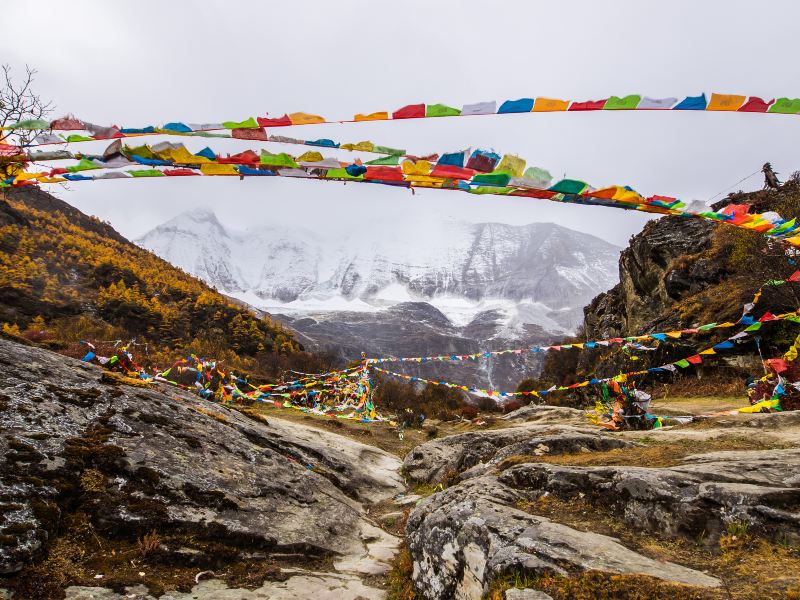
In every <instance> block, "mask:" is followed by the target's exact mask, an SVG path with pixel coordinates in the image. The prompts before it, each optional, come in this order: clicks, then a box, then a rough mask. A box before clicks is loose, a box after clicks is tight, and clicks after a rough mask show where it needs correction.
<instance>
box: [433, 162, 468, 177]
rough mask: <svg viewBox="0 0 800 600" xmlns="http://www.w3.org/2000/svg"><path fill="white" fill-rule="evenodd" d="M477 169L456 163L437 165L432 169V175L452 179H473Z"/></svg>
mask: <svg viewBox="0 0 800 600" xmlns="http://www.w3.org/2000/svg"><path fill="white" fill-rule="evenodd" d="M473 175H475V171H474V170H472V169H466V168H464V167H456V166H454V165H436V166H435V167H434V168H433V171H431V176H432V177H448V178H450V179H472V176H473Z"/></svg>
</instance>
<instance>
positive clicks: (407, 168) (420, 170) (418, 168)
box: [400, 160, 433, 175]
mask: <svg viewBox="0 0 800 600" xmlns="http://www.w3.org/2000/svg"><path fill="white" fill-rule="evenodd" d="M400 168H402V169H403V173H405V174H406V175H427V174H428V173H430V172H431V169H432V168H433V165H431V163H430V162H428V161H427V160H418V161H417V162H414V161H413V160H406V161H403V162H402V163H401V164H400Z"/></svg>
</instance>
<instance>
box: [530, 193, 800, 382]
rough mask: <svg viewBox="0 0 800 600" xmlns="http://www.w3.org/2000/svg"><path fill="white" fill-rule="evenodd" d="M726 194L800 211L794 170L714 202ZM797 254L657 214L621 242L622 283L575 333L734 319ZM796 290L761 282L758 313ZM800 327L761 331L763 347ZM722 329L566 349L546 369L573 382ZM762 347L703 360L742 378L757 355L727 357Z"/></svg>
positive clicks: (686, 349)
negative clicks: (654, 345) (769, 185)
mask: <svg viewBox="0 0 800 600" xmlns="http://www.w3.org/2000/svg"><path fill="white" fill-rule="evenodd" d="M730 203H733V204H745V205H749V206H751V207H752V208H751V210H752V211H757V212H763V211H768V210H774V211H776V212H778V213H780V214H781V215H783V216H784V217H785V218H792V217H795V216H800V184H798V182H797V181H795V180H790V181H789V182H787V183H786V184H784V185H783V186H782V187H781V189H779V190H776V191H760V192H754V193H737V194H732V195H730V196H729V197H728V198H726V199H725V200H724V201H722V202H720V203H718V204H717V205H715V208H717V209H718V208H721V207H722V206H723V205H726V204H730ZM799 264H800V263H799V262H798V260H797V256H796V253H795V252H794V251H793V250H786V249H784V248H783V247H782V246H781V245H780V244H776V243H774V242H769V241H768V240H767V239H766V238H764V237H763V236H760V235H758V234H756V233H752V232H749V231H744V230H740V229H737V228H734V227H729V226H726V225H722V224H719V225H717V224H713V223H709V222H705V221H700V220H688V219H683V218H680V217H665V218H662V219H659V220H656V221H651V222H649V223H647V225H646V226H645V227H644V229H643V231H642V232H641V233H639V234H637V235H635V236H633V237H632V238H631V241H630V244H629V246H628V247H627V248H626V249H625V250H623V252H622V254H621V256H620V260H619V283H618V284H617V285H616V286H614V287H613V288H611V289H610V290H609V291H608V292H605V293H603V294H600V295H599V296H597V297H596V298H594V299H593V300H592V301H591V302H590V303H589V304H588V306H587V307H586V308H585V309H584V322H583V326H582V327H581V328H580V330H579V332H578V335H577V336H576V337H575V338H571V339H574V340H575V341H586V340H595V339H606V338H611V337H626V336H632V335H640V334H643V333H651V332H663V331H670V330H678V329H685V328H691V327H696V326H698V325H702V324H705V323H712V322H718V323H722V322H725V321H733V322H735V321H737V320H738V319H739V318H740V317H741V316H742V306H743V305H744V304H745V303H747V302H750V301H751V300H752V298H753V295H754V293H755V292H756V291H757V290H758V289H760V288H761V287H762V285H763V284H764V283H765V282H767V281H770V280H778V279H785V278H787V277H788V276H789V275H791V274H792V273H793V272H795V271H796V270H797V269H798V265H799ZM799 294H800V288H799V287H798V286H797V285H794V284H792V285H783V286H768V287H765V288H764V291H763V295H762V296H761V299H760V301H759V303H758V307H757V309H756V313H757V315H758V316H761V315H762V314H764V313H765V312H767V311H771V312H773V313H780V312H787V311H791V310H795V309H796V308H797V307H798V306H799V305H800V295H799ZM797 333H798V331H797V328H796V326H794V325H793V324H774V325H771V326H770V327H769V328H768V329H766V328H765V330H764V332H763V333H762V334H761V335H760V343H761V349H762V352H764V353H777V352H779V351H780V349H781V348H783V349H784V350H785V348H786V347H787V346H788V345H789V344H791V342H792V341H793V340H794V338H795V336H796V335H797ZM722 335H725V333H724V330H722V331H721V332H719V333H717V334H714V333H708V334H704V335H700V336H693V337H688V338H685V339H680V340H674V341H672V342H670V343H669V344H662V345H660V346H659V349H658V350H657V351H653V352H638V353H629V352H628V353H626V352H624V351H621V350H620V349H619V348H617V349H612V350H609V349H602V350H593V351H587V352H581V353H574V354H566V353H561V355H560V356H558V357H548V360H547V361H546V365H545V369H544V372H543V373H542V379H543V380H546V381H552V382H553V383H559V384H560V383H562V382H568V383H572V382H573V381H575V380H580V379H582V378H584V376H586V375H589V374H594V373H596V374H599V375H601V376H610V375H615V374H617V373H619V372H626V371H633V370H638V369H640V368H646V367H650V366H657V365H660V364H663V363H665V362H668V361H671V360H677V359H679V358H682V357H684V356H686V355H688V354H691V353H692V352H691V350H692V349H693V348H695V347H697V345H698V344H704V346H703V347H706V346H708V345H710V343H716V342H717V341H719V340H720V339H722V338H721V336H722ZM757 354H758V349H757V348H756V347H755V344H754V343H752V342H751V343H749V344H742V345H741V346H740V347H739V348H738V349H737V350H736V351H734V352H732V353H727V354H726V355H724V356H720V357H718V358H710V359H709V360H708V361H707V365H706V366H708V365H717V366H719V367H722V370H721V372H722V373H725V372H727V373H728V376H730V377H740V378H742V379H743V377H742V373H747V369H750V368H753V367H756V368H760V367H758V364H757V362H756V363H754V364H751V361H748V360H746V359H745V360H735V361H732V360H731V357H732V356H736V355H742V356H750V357H752V356H757ZM632 357H635V358H632ZM714 361H716V362H714ZM703 369H704V367H703V366H700V367H699V368H695V367H692V368H691V369H690V370H688V371H686V373H687V374H690V375H695V374H697V373H699V372H700V373H701V372H703ZM726 369H727V371H726Z"/></svg>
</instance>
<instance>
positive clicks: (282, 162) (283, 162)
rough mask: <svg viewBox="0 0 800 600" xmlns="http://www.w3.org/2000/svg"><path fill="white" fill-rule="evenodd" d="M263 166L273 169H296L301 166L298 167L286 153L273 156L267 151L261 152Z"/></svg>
mask: <svg viewBox="0 0 800 600" xmlns="http://www.w3.org/2000/svg"><path fill="white" fill-rule="evenodd" d="M261 164H262V165H269V166H271V167H287V168H292V169H296V168H298V167H299V166H300V165H298V164H297V163H296V162H295V160H294V159H293V158H292V157H291V156H289V155H288V154H286V153H285V152H281V153H279V154H272V153H271V152H267V151H266V150H262V151H261Z"/></svg>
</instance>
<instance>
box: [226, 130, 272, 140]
mask: <svg viewBox="0 0 800 600" xmlns="http://www.w3.org/2000/svg"><path fill="white" fill-rule="evenodd" d="M231 137H234V138H236V139H237V140H259V141H262V142H268V141H269V138H268V137H267V132H266V131H264V130H263V129H233V130H231Z"/></svg>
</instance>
